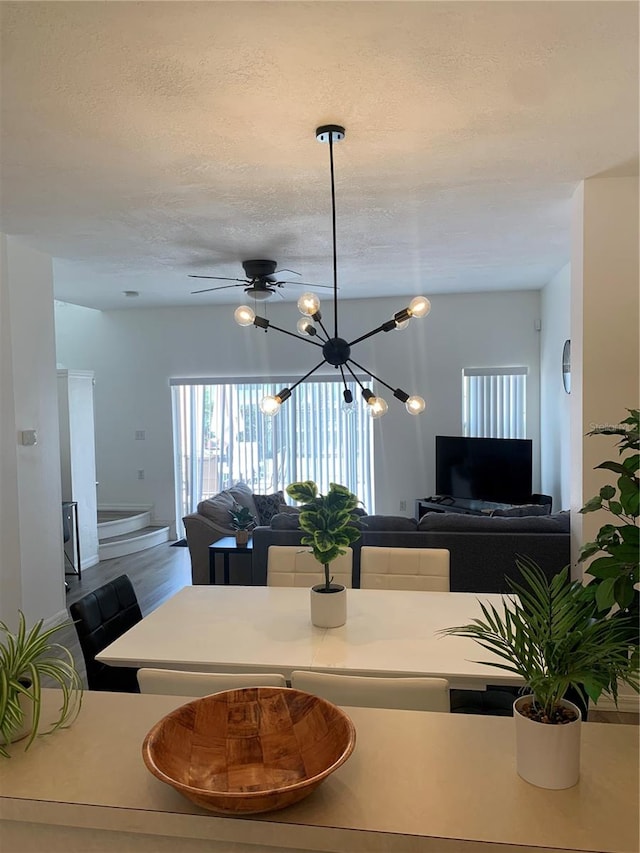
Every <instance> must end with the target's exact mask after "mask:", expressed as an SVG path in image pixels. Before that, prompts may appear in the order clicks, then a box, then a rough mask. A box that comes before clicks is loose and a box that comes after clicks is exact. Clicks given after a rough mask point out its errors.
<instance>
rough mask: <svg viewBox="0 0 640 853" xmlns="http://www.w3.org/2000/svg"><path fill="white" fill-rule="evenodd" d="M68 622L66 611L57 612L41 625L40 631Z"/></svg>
mask: <svg viewBox="0 0 640 853" xmlns="http://www.w3.org/2000/svg"><path fill="white" fill-rule="evenodd" d="M68 621H69V614H68V612H67V611H66V610H59V611H58V612H57V613H54V614H53V616H49V617H48V618H47V619H45V620H44V622H43V623H42V630H43V631H48V630H49V628H53V627H55V626H56V625H64V623H65V622H68Z"/></svg>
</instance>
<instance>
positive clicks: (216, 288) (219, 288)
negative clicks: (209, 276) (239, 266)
mask: <svg viewBox="0 0 640 853" xmlns="http://www.w3.org/2000/svg"><path fill="white" fill-rule="evenodd" d="M193 277H194V278H198V277H199V276H193ZM203 278H206V276H203ZM242 286H243V285H241V284H223V285H222V286H221V287H205V289H204V290H192V291H191V294H192V295H193V294H194V293H209V291H211V290H226V289H227V288H228V287H242Z"/></svg>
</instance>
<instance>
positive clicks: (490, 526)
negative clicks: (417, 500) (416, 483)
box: [418, 512, 569, 533]
mask: <svg viewBox="0 0 640 853" xmlns="http://www.w3.org/2000/svg"><path fill="white" fill-rule="evenodd" d="M418 530H431V531H452V532H454V531H455V532H457V533H466V532H470V533H568V532H569V513H568V512H557V513H555V514H553V515H525V516H517V517H515V518H505V517H500V516H489V515H464V514H463V513H456V512H428V513H426V515H423V516H422V518H421V519H420V523H419V524H418Z"/></svg>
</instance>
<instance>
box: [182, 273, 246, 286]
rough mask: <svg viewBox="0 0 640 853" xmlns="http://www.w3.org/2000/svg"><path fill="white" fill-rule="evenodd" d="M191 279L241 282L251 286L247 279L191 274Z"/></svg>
mask: <svg viewBox="0 0 640 853" xmlns="http://www.w3.org/2000/svg"><path fill="white" fill-rule="evenodd" d="M189 278H210V279H215V280H216V281H241V282H243V283H245V284H250V283H251V282H250V281H249V279H246V278H229V276H227V275H191V274H189Z"/></svg>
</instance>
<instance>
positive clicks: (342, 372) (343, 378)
mask: <svg viewBox="0 0 640 853" xmlns="http://www.w3.org/2000/svg"><path fill="white" fill-rule="evenodd" d="M347 369H348V368H347ZM340 374H341V376H342V384H343V385H344V390H345V391H347V390H348V389H347V380H346V379H345V375H344V366H343V365H342V364H341V365H340Z"/></svg>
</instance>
